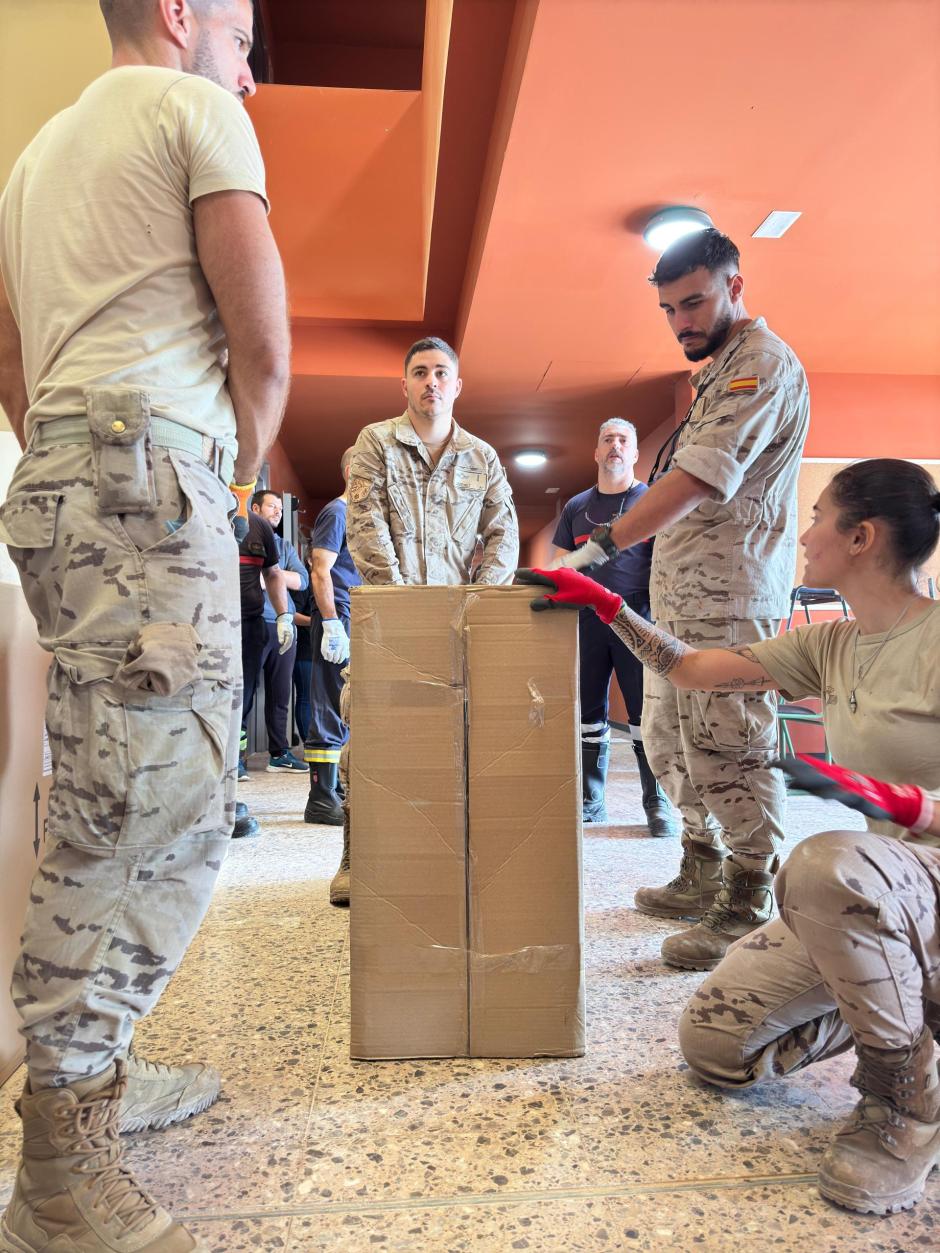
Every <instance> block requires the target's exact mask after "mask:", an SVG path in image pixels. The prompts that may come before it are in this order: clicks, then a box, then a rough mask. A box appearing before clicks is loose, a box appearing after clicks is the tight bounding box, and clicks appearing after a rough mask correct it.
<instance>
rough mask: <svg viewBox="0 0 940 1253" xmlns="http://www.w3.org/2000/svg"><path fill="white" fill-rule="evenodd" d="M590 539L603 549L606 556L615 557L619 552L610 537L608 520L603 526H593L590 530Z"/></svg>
mask: <svg viewBox="0 0 940 1253" xmlns="http://www.w3.org/2000/svg"><path fill="white" fill-rule="evenodd" d="M591 539H592V540H593V541H594V543H595V544H597V545H598V546H599V547H600V548H602V549H603V550H604V552H605V553H606V554H607V556H608V557H616V556H617V555H618V554H619V553H620V549H619V548H618V547H617V545H616V544H615V543H614V541H613V540H612V539H611V538H610V523H609V522H605V523H604V524H603V526H597V527H595V528H594V530H593V531H592V532H591Z"/></svg>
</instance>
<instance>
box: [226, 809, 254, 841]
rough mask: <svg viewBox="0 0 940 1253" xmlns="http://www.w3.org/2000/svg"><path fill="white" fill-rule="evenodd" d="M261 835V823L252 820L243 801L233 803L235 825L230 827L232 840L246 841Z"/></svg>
mask: <svg viewBox="0 0 940 1253" xmlns="http://www.w3.org/2000/svg"><path fill="white" fill-rule="evenodd" d="M260 834H261V823H260V822H259V821H258V819H257V818H252V816H251V814H249V812H248V806H247V805H246V804H245V802H244V801H236V802H235V825H234V827H232V839H233V840H247V839H250V838H251V836H253V835H260Z"/></svg>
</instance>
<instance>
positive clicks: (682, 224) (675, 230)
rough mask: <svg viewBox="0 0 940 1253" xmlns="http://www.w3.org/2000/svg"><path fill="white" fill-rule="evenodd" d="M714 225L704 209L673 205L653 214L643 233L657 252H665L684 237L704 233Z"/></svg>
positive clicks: (644, 237) (647, 241)
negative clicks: (699, 232)
mask: <svg viewBox="0 0 940 1253" xmlns="http://www.w3.org/2000/svg"><path fill="white" fill-rule="evenodd" d="M714 225H715V224H714V222H713V221H712V220H711V218H710V217H709V216H708V214H707V213H706V212H705V211H704V209H693V208H690V207H688V206H684V205H672V206H671V207H670V208H668V209H662V210H660V212H659V213H654V214H653V216H652V217H651V218H650V220H649V221H648V222H647V224H646V227H645V229H644V231H643V239H644V240H645V241H646V243H647V244H649V246H650V247H651V248H655V250H656V251H657V252H665V251H666V249H667V248H669V247H670V246H671V245H672V244H674V243H675V242H676V240H679V239H682V237H683V236H684V235H691V234H693V232H695V231H704V230H707V229H708V228H709V227H710V226H714Z"/></svg>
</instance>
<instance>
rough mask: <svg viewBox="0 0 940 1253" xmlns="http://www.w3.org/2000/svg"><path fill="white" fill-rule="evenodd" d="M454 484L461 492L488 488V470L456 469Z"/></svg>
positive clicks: (480, 490)
mask: <svg viewBox="0 0 940 1253" xmlns="http://www.w3.org/2000/svg"><path fill="white" fill-rule="evenodd" d="M454 486H455V487H456V488H457V490H458V491H459V492H482V491H485V490H486V472H485V471H484V470H462V469H460V468H459V467H458V468H457V469H456V470H455V471H454Z"/></svg>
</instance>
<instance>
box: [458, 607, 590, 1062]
mask: <svg viewBox="0 0 940 1253" xmlns="http://www.w3.org/2000/svg"><path fill="white" fill-rule="evenodd" d="M531 599H532V592H531V590H530V589H528V588H522V587H516V588H506V589H497V594H495V595H492V596H483V597H480V598H479V600H477V601H476V602H475V603H474V604H473V605H472V607H471V609H470V611H469V612H468V615H467V618H468V629H467V683H468V693H469V700H468V725H469V827H470V880H469V885H470V944H469V949H470V988H471V997H470V1051H471V1054H472V1056H474V1057H530V1056H540V1055H550V1056H569V1055H572V1054H575V1055H577V1054H580V1053H583V1052H584V987H583V977H582V968H581V967H582V961H581V954H582V949H583V924H582V917H583V911H582V909H581V838H580V795H579V792H580V783H579V777H578V773H577V768H576V766H575V762H576V758H577V753H578V751H579V731H580V728H579V724H578V715H577V696H578V688H577V665H576V660H577V615H576V614H574V613H571V612H564V611H553V612H548V613H542V614H533V613H532V611H531V610H530V609H529V602H530V601H531Z"/></svg>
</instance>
